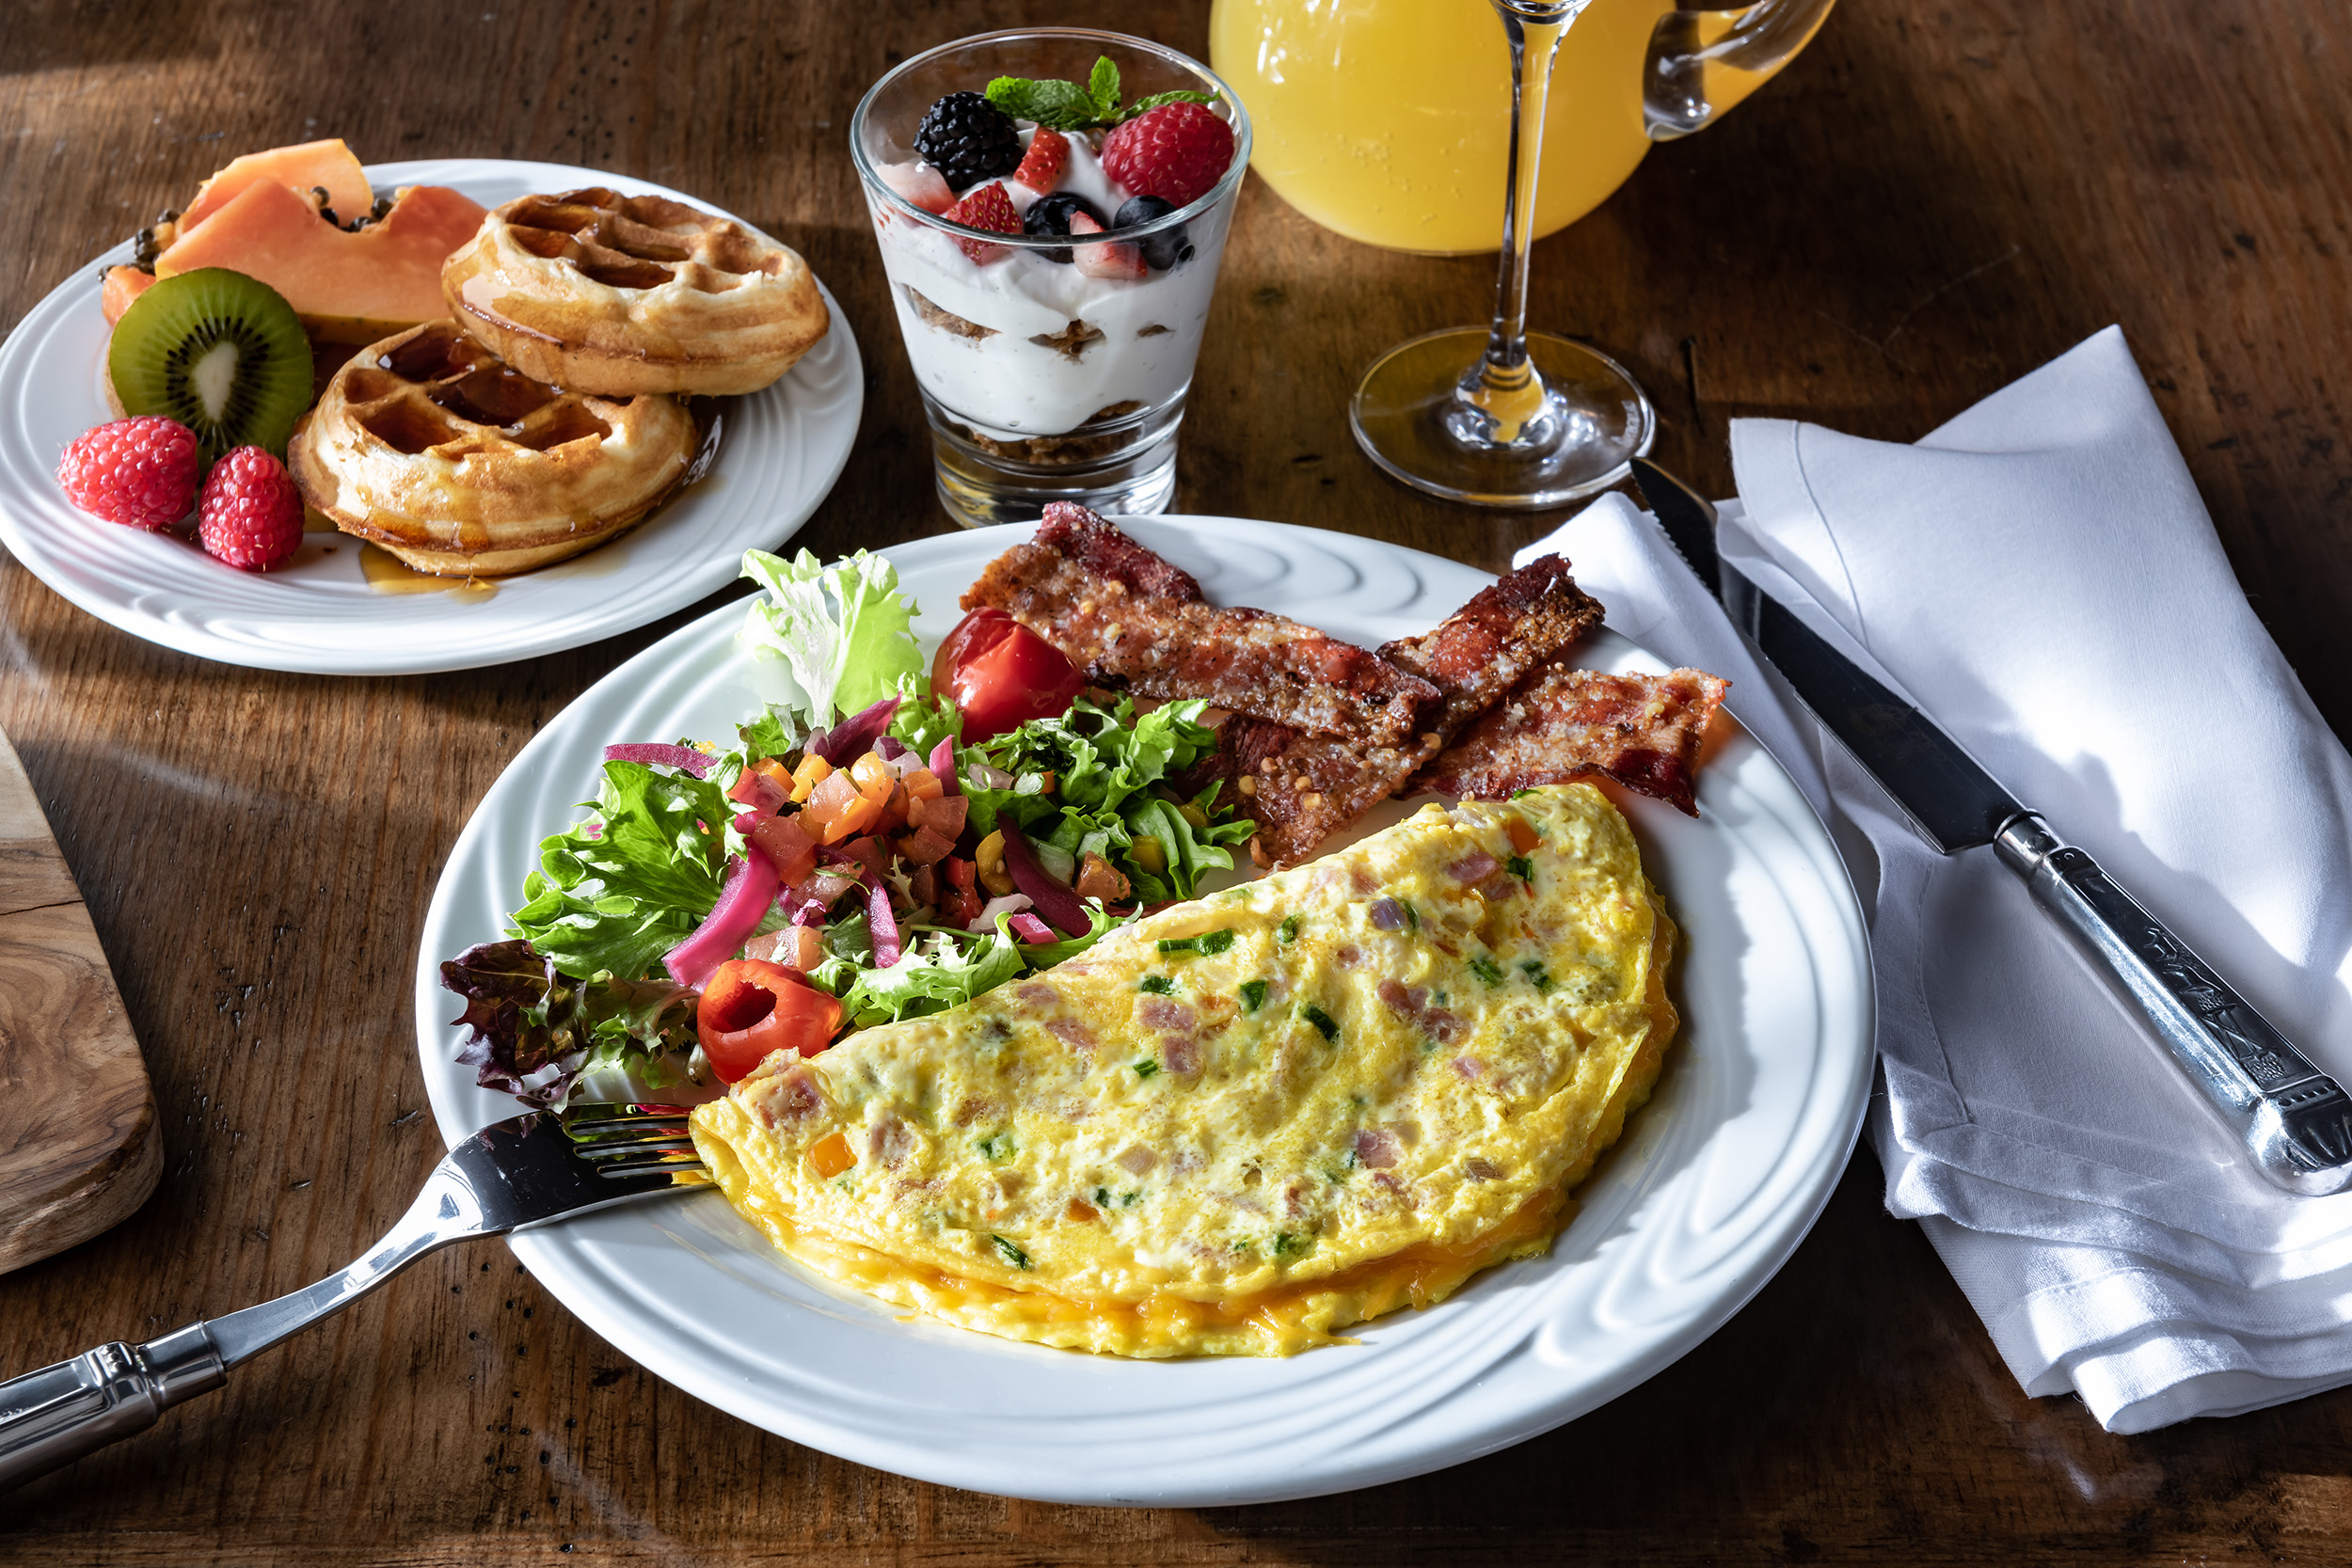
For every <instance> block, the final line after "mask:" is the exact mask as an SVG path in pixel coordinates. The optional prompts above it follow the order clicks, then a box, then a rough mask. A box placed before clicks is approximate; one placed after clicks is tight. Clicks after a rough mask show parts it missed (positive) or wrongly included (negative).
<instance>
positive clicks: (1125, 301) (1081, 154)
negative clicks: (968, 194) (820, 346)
mask: <svg viewBox="0 0 2352 1568" xmlns="http://www.w3.org/2000/svg"><path fill="white" fill-rule="evenodd" d="M1020 131H1021V137H1022V141H1023V145H1024V147H1026V145H1027V144H1028V142H1029V141H1031V140H1032V139H1034V137H1035V135H1036V127H1035V126H1034V125H1031V124H1028V123H1026V122H1023V123H1022V124H1021V127H1020ZM1003 184H1004V189H1005V193H1006V195H1007V196H1008V197H1009V198H1011V201H1012V204H1013V207H1014V210H1015V211H1016V212H1017V213H1019V214H1022V215H1023V216H1026V214H1027V213H1028V210H1029V208H1030V207H1031V206H1033V205H1034V204H1035V203H1037V202H1038V201H1040V200H1041V199H1043V195H1042V193H1040V192H1036V191H1032V190H1030V189H1029V188H1028V187H1026V186H1025V185H1024V184H1022V183H1021V182H1019V181H1017V180H1012V179H1007V180H1005V181H1004V182H1003ZM1055 191H1056V192H1057V193H1059V192H1069V193H1073V194H1074V195H1077V196H1081V197H1084V198H1086V199H1087V200H1088V201H1089V202H1090V203H1092V204H1093V206H1094V207H1095V208H1097V209H1098V210H1099V211H1101V212H1102V213H1103V214H1104V216H1105V217H1106V218H1109V217H1112V216H1114V215H1115V214H1117V213H1118V211H1119V209H1120V206H1121V205H1123V204H1124V203H1125V202H1126V201H1127V199H1128V198H1129V194H1130V193H1129V192H1127V191H1126V190H1125V189H1124V188H1122V187H1121V186H1120V185H1119V184H1118V183H1117V182H1114V181H1112V180H1111V179H1110V178H1109V176H1108V175H1107V174H1105V173H1104V169H1103V166H1102V161H1101V159H1100V157H1099V155H1098V154H1097V152H1096V150H1095V149H1094V148H1093V146H1092V145H1090V143H1089V140H1088V138H1087V137H1086V136H1085V135H1078V134H1073V135H1071V137H1070V148H1069V156H1068V160H1067V162H1066V164H1065V165H1064V166H1063V169H1062V171H1061V175H1060V178H1059V179H1058V180H1057V182H1056V184H1055ZM870 199H871V201H872V205H873V212H874V225H875V231H876V237H877V240H878V242H879V244H880V245H881V249H882V268H883V271H884V273H885V274H886V275H887V276H888V277H889V279H890V297H891V303H892V304H893V305H894V306H895V307H896V308H897V309H898V325H899V327H900V329H901V331H902V332H903V333H904V335H905V340H906V345H907V356H908V358H909V359H910V360H911V361H912V362H913V363H914V375H915V379H916V381H917V382H919V383H920V384H921V386H922V388H923V390H924V391H925V392H927V393H928V394H930V397H931V398H932V399H933V400H934V401H935V402H937V403H939V404H942V405H943V406H944V407H945V408H946V410H947V411H948V412H949V413H950V414H952V415H953V416H954V417H956V418H957V419H959V420H961V421H963V422H964V423H965V424H967V425H968V426H970V428H971V430H972V432H973V433H974V435H975V436H979V437H981V438H983V439H985V440H986V441H987V442H989V443H990V444H992V445H995V446H1001V447H1004V448H1006V449H1008V450H1007V452H1006V455H1010V456H1028V457H1032V458H1038V459H1041V460H1049V461H1050V460H1051V459H1050V457H1049V456H1048V452H1049V451H1050V450H1051V448H1052V446H1053V443H1052V442H1051V441H1041V440H1040V439H1039V438H1040V437H1055V436H1069V435H1071V434H1072V433H1073V432H1077V431H1079V430H1080V429H1081V428H1082V427H1086V426H1089V425H1094V426H1100V425H1103V424H1106V423H1109V422H1111V421H1114V420H1122V419H1124V418H1126V417H1128V416H1131V415H1139V414H1146V413H1149V412H1151V411H1154V410H1157V409H1160V408H1162V407H1163V406H1165V405H1167V404H1170V403H1172V402H1173V401H1174V400H1175V399H1176V398H1177V397H1179V396H1180V395H1181V394H1182V393H1183V392H1184V388H1186V386H1187V385H1189V383H1190V382H1191V380H1192V370H1193V364H1194V361H1195V360H1196V359H1198V358H1199V357H1200V335H1201V333H1202V331H1203V330H1204V329H1205V328H1206V326H1207V325H1208V316H1209V297H1210V294H1211V293H1212V292H1213V291H1214V289H1215V286H1216V269H1217V262H1218V261H1219V260H1220V258H1221V257H1222V255H1223V253H1224V249H1225V235H1226V230H1227V228H1228V226H1229V224H1230V221H1231V216H1232V202H1231V201H1230V200H1227V201H1219V202H1217V203H1216V204H1215V205H1214V206H1212V207H1211V208H1209V209H1208V210H1207V211H1206V212H1204V213H1202V214H1199V215H1197V216H1195V217H1194V218H1193V219H1191V220H1190V222H1189V223H1188V224H1187V225H1186V227H1185V235H1184V245H1185V247H1186V248H1185V250H1184V251H1180V252H1179V254H1180V256H1181V259H1180V260H1178V261H1176V262H1175V264H1174V265H1173V266H1171V267H1169V268H1168V270H1166V271H1157V270H1154V271H1151V272H1148V273H1147V274H1146V275H1145V276H1143V277H1132V278H1130V277H1090V276H1089V275H1088V274H1087V273H1086V272H1085V271H1083V270H1081V269H1080V268H1079V267H1078V266H1076V265H1074V264H1072V263H1071V262H1068V261H1055V260H1052V259H1050V255H1051V253H1053V252H1056V251H1058V253H1059V254H1061V255H1065V256H1066V255H1068V254H1070V247H1071V246H1072V245H1073V243H1081V242H1077V241H1073V240H1072V239H1064V238H1057V237H1054V236H1022V235H1006V236H1004V237H1003V239H1004V243H1003V244H1002V245H989V246H987V247H985V249H986V251H988V252H993V254H990V255H987V256H986V259H984V260H975V259H974V258H973V257H972V256H971V255H968V254H967V253H966V250H965V247H964V245H960V244H959V243H958V236H959V235H961V236H964V237H965V238H966V239H967V240H968V239H969V238H970V234H969V231H968V230H961V229H957V230H942V229H938V228H933V227H931V226H930V225H929V224H925V223H922V222H920V221H918V220H916V219H914V218H911V217H909V216H907V215H906V214H905V213H903V212H901V211H897V210H894V209H893V208H892V207H891V206H890V204H889V203H887V202H886V200H885V199H884V198H881V197H879V196H876V197H872V198H870Z"/></svg>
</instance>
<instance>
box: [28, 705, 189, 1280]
mask: <svg viewBox="0 0 2352 1568" xmlns="http://www.w3.org/2000/svg"><path fill="white" fill-rule="evenodd" d="M163 1168H164V1147H163V1139H162V1138H161V1137H160V1136H158V1135H157V1132H156V1128H155V1095H154V1091H153V1090H152V1089H151V1088H150V1087H149V1086H148V1083H147V1064H146V1063H145V1062H143V1061H141V1060H140V1059H139V1042H138V1040H137V1038H136V1037H134V1036H133V1035H132V1033H131V1022H130V1020H129V1019H128V1018H126V1017H124V1016H123V1011H122V997H121V995H120V994H119V992H117V990H115V977H114V974H113V972H112V971H111V970H109V969H108V968H107V967H106V955H105V953H104V951H103V950H102V949H101V948H100V947H99V945H98V932H97V931H96V930H95V929H93V928H92V927H91V926H90V920H89V911H88V910H87V908H85V907H84V906H83V903H82V895H81V893H80V891H79V890H78V889H77V888H75V886H74V885H73V875H72V872H70V871H68V870H67V869H66V863H65V857H64V856H63V855H60V854H59V853H58V852H57V841H56V839H55V838H54V837H53V836H51V834H50V832H49V821H48V818H46V817H45V816H42V815H41V810H40V800H37V799H36V798H35V797H34V795H33V786H32V783H31V781H30V780H28V779H26V778H25V776H24V765H23V764H22V763H20V762H18V761H17V757H16V751H15V748H13V747H11V746H10V745H9V744H8V736H7V734H6V733H5V732H0V1274H5V1273H6V1272H8V1270H10V1269H16V1268H22V1267H24V1265H25V1264H27V1263H30V1262H33V1261H35V1260H36V1259H42V1258H46V1257H48V1256H49V1255H50V1254H51V1253H53V1252H61V1251H63V1250H64V1249H65V1248H67V1247H70V1246H72V1245H73V1243H76V1242H83V1241H87V1240H88V1239H89V1238H90V1237H92V1236H95V1235H97V1234H98V1233H99V1232H100V1231H102V1230H104V1229H105V1228H107V1227H109V1226H112V1225H113V1224H114V1223H115V1222H116V1221H118V1220H119V1219H121V1218H123V1216H125V1215H127V1214H129V1213H130V1212H131V1211H133V1210H134V1209H136V1208H137V1207H138V1206H139V1205H140V1204H142V1203H144V1202H146V1201H147V1195H148V1194H150V1193H151V1192H153V1191H154V1190H155V1179H156V1178H157V1177H158V1176H160V1175H161V1174H162V1173H163Z"/></svg>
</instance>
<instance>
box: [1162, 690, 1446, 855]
mask: <svg viewBox="0 0 2352 1568" xmlns="http://www.w3.org/2000/svg"><path fill="white" fill-rule="evenodd" d="M1428 754H1429V753H1428V751H1427V750H1426V749H1424V748H1423V747H1422V745H1421V743H1420V742H1419V741H1418V740H1417V741H1415V742H1414V744H1413V745H1412V746H1410V747H1409V748H1398V747H1389V746H1380V747H1375V748H1373V749H1372V750H1370V751H1359V750H1358V749H1357V748H1355V747H1354V746H1351V745H1350V744H1348V743H1347V742H1345V741H1343V740H1338V739H1335V738H1333V737H1332V736H1321V735H1303V734H1301V733H1300V732H1298V731H1297V730H1295V729H1292V728H1291V727H1290V726H1289V725H1287V724H1272V723H1268V722H1267V721H1264V720H1263V719H1252V718H1250V717H1248V716H1247V715H1244V714H1235V715H1233V716H1232V718H1231V719H1228V720H1227V721H1225V723H1224V725H1223V726H1222V727H1221V728H1220V729H1219V731H1218V733H1217V746H1216V751H1215V752H1211V753H1210V754H1209V755H1207V756H1205V757H1203V758H1201V759H1200V761H1199V762H1198V763H1196V764H1194V765H1193V767H1192V768H1190V769H1188V770H1187V771H1186V772H1185V773H1184V775H1183V777H1181V778H1180V779H1178V780H1176V781H1175V783H1176V786H1177V788H1178V790H1179V791H1180V792H1182V793H1183V794H1185V795H1194V794H1198V793H1199V792H1200V790H1201V789H1203V788H1205V787H1206V786H1207V785H1208V784H1209V783H1210V781H1211V780H1216V781H1219V782H1221V783H1222V784H1224V786H1225V787H1224V788H1222V789H1220V790H1218V791H1217V796H1216V803H1217V804H1219V805H1231V806H1232V807H1233V808H1234V809H1235V811H1236V812H1237V813H1238V815H1240V816H1247V817H1249V818H1250V819H1252V820H1253V821H1255V822H1256V823H1257V824H1258V831H1257V833H1256V834H1255V835H1254V836H1253V837H1252V838H1251V839H1250V841H1249V843H1250V850H1251V853H1252V855H1253V857H1254V856H1260V855H1262V856H1263V857H1264V859H1263V863H1271V864H1273V865H1276V866H1285V865H1296V864H1297V863H1300V862H1301V861H1304V860H1307V859H1310V858H1311V856H1312V855H1313V854H1314V850H1315V846H1316V845H1318V844H1321V843H1322V842H1323V841H1324V839H1325V838H1326V837H1327V836H1328V835H1329V834H1332V833H1335V832H1339V831H1340V830H1341V829H1342V828H1344V827H1346V826H1347V825H1348V824H1349V823H1351V822H1353V821H1355V820H1356V819H1357V818H1358V817H1359V816H1363V815H1364V813H1366V812H1368V811H1370V810H1371V809H1372V808H1373V807H1374V806H1376V805H1378V804H1379V803H1380V802H1381V801H1383V800H1387V799H1388V798H1389V797H1390V796H1391V795H1393V794H1395V793H1396V791H1397V788H1398V786H1399V785H1401V784H1404V783H1405V781H1406V779H1408V778H1410V777H1411V776H1412V773H1413V769H1414V768H1417V767H1419V766H1420V765H1421V763H1422V761H1424V760H1426V758H1427V756H1428Z"/></svg>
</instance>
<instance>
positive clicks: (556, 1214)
mask: <svg viewBox="0 0 2352 1568" xmlns="http://www.w3.org/2000/svg"><path fill="white" fill-rule="evenodd" d="M702 1169H703V1165H702V1163H701V1162H700V1161H699V1160H697V1159H696V1158H695V1157H694V1146H693V1143H692V1141H691V1139H689V1138H688V1137H687V1136H686V1112H685V1110H684V1109H682V1108H680V1107H678V1106H675V1105H596V1106H590V1107H586V1108H584V1109H582V1110H580V1111H575V1112H572V1113H570V1114H569V1115H567V1116H564V1117H555V1116H551V1115H548V1114H546V1113H539V1114H534V1115H532V1116H527V1117H515V1118H514V1119H513V1120H511V1121H501V1122H493V1123H492V1124H490V1125H489V1126H487V1127H485V1128H484V1129H483V1130H482V1131H481V1132H476V1133H475V1134H474V1135H473V1136H472V1137H470V1138H468V1139H466V1140H465V1141H464V1142H463V1143H461V1144H459V1145H457V1147H456V1148H453V1149H451V1150H450V1151H449V1153H448V1154H446V1155H444V1156H443V1157H442V1159H441V1163H440V1164H437V1165H436V1166H435V1167H434V1168H433V1174H432V1175H431V1176H430V1177H427V1178H426V1179H425V1183H424V1191H422V1192H421V1193H419V1194H418V1195H417V1200H416V1202H414V1203H412V1204H410V1205H409V1206H408V1212H406V1213H405V1214H403V1215H402V1216H401V1217H400V1222H399V1223H398V1224H397V1225H395V1226H393V1227H392V1228H391V1230H390V1231H389V1233H387V1234H386V1236H385V1237H384V1239H383V1240H382V1241H380V1242H378V1243H376V1244H375V1245H374V1246H373V1247H372V1248H370V1249H369V1250H368V1253H367V1255H366V1256H365V1257H363V1258H361V1259H359V1260H358V1262H356V1263H354V1264H352V1265H351V1266H350V1267H349V1268H346V1269H343V1270H342V1271H341V1272H339V1273H336V1274H332V1275H327V1277H326V1278H325V1279H322V1280H320V1281H319V1282H318V1283H317V1284H315V1285H311V1286H307V1287H305V1288H304V1289H302V1290H299V1291H294V1292H293V1293H292V1294H290V1295H282V1296H279V1297H278V1299H277V1300H276V1301H265V1302H263V1303H262V1305H260V1306H259V1307H246V1308H245V1309H244V1310H243V1311H241V1312H231V1313H230V1314H229V1315H228V1316H227V1317H224V1318H215V1319H213V1320H211V1321H210V1322H206V1321H204V1320H202V1319H199V1320H198V1321H197V1322H195V1323H190V1324H188V1326H187V1327H185V1328H183V1329H178V1330H175V1331H174V1332H172V1333H169V1334H167V1335H165V1336H163V1337H162V1338H158V1339H150V1340H148V1341H147V1342H146V1343H145V1344H143V1345H128V1344H124V1343H123V1342H122V1341H120V1340H119V1339H118V1340H116V1341H115V1342H114V1343H113V1344H109V1345H101V1346H99V1347H98V1348H97V1349H96V1350H93V1351H85V1352H84V1353H83V1354H80V1355H77V1356H75V1357H73V1358H72V1360H70V1361H60V1362H58V1363H57V1364H56V1366H53V1367H43V1368H42V1369H41V1370H39V1371H37V1372H27V1373H25V1374H24V1376H23V1377H20V1378H15V1379H12V1380H10V1381H9V1382H7V1383H0V1491H6V1490H8V1488H10V1487H13V1486H17V1485H20V1484H22V1483H23V1482H24V1481H30V1480H32V1479H33V1478H34V1477H35V1476H38V1475H42V1474H44V1473H46V1472H48V1471H50V1470H53V1469H56V1467H57V1466H58V1465H65V1464H69V1463H71V1462H72V1461H73V1460H76V1459H79V1458H81V1457H82V1456H83V1455H84V1454H86V1453H88V1452H90V1451H92V1450H93V1449H101V1448H103V1447H105V1446H106V1445H107V1444H108V1443H112V1442H114V1441H116V1440H117V1439H118V1438H122V1437H128V1436H130V1435H131V1434H132V1433H135V1432H143V1431H145V1430H146V1429H147V1428H149V1427H151V1426H152V1425H154V1424H155V1421H156V1419H157V1418H159V1417H161V1416H162V1415H163V1413H164V1412H165V1411H166V1410H167V1409H169V1408H170V1407H171V1406H173V1405H175V1404H179V1403H181V1402H183V1401H186V1400H191V1399H194V1398H195V1397H196V1396H197V1395H199V1394H203V1393H209V1392H211V1391H212V1390H213V1389H215V1388H217V1387H219V1386H221V1385H222V1384H223V1383H226V1382H227V1381H228V1380H229V1369H230V1368H231V1367H234V1366H237V1365H239V1364H241V1363H243V1362H246V1361H249V1360H251V1359H252V1358H253V1357H254V1356H256V1355H258V1354H261V1353H262V1351H265V1350H267V1349H269V1347H270V1346H272V1345H274V1344H276V1343H278V1341H279V1340H280V1339H284V1338H291V1337H292V1336H294V1335H296V1334H299V1333H301V1332H302V1331H303V1330H304V1329H306V1328H308V1327H310V1325H311V1324H312V1323H317V1322H318V1321H319V1320H320V1319H322V1318H326V1317H329V1316H332V1315H333V1314H335V1313H337V1312H340V1311H342V1309H343V1308H344V1307H348V1306H350V1305H351V1304H352V1303H353V1302H355V1301H358V1299H359V1298H360V1297H361V1296H363V1295H366V1294H367V1293H368V1292H369V1291H373V1290H374V1289H375V1288H376V1287H377V1286H379V1285H381V1284H383V1283H384V1282H385V1281H386V1280H388V1279H389V1278H391V1277H392V1275H396V1274H398V1273H399V1272H400V1271H401V1270H403V1269H405V1268H406V1267H407V1266H408V1265H409V1264H411V1263H413V1262H415V1261H416V1260H417V1259H420V1258H421V1257H423V1256H424V1255H425V1254H426V1253H428V1252H433V1251H437V1250H438V1249H439V1248H441V1247H445V1246H447V1245H449V1244H450V1243H452V1242H463V1241H467V1240H469V1239H470V1238H472V1237H475V1236H502V1235H504V1234H506V1233H507V1232H508V1231H510V1230H528V1229H531V1228H532V1227H535V1226H542V1225H548V1224H551V1223H553V1222H554V1221H556V1220H561V1219H568V1218H570V1217H571V1216H572V1215H574V1214H584V1213H587V1212H590V1211H591V1210H595V1209H606V1208H610V1207H612V1205H613V1204H616V1203H628V1202H630V1201H631V1200H633V1199H636V1198H641V1197H652V1196H656V1195H657V1194H661V1193H675V1192H685V1191H691V1190H692V1187H691V1184H680V1183H676V1182H674V1181H673V1180H672V1178H674V1177H676V1176H680V1175H686V1174H691V1173H698V1172H701V1171H702Z"/></svg>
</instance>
